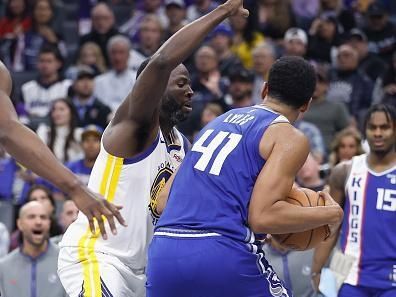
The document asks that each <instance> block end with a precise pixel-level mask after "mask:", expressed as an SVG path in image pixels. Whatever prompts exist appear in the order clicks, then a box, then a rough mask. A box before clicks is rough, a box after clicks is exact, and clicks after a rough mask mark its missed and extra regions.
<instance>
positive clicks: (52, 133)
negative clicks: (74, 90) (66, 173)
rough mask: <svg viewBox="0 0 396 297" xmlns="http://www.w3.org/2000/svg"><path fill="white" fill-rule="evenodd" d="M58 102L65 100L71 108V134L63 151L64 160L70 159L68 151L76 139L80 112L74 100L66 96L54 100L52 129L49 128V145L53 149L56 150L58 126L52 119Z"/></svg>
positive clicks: (50, 117)
mask: <svg viewBox="0 0 396 297" xmlns="http://www.w3.org/2000/svg"><path fill="white" fill-rule="evenodd" d="M58 102H64V103H65V104H66V105H67V107H68V108H69V110H70V123H69V134H68V135H67V137H66V142H65V147H64V148H63V153H64V157H63V158H64V162H66V161H69V155H68V153H67V151H68V149H69V147H70V145H71V144H72V143H73V142H74V141H75V139H74V131H75V130H76V127H77V120H78V114H77V111H76V109H75V107H74V105H73V102H71V101H70V100H69V99H66V98H60V99H57V100H54V101H53V102H52V107H51V110H50V113H49V119H50V130H49V138H48V147H49V148H50V150H51V151H53V150H54V144H55V139H56V127H55V123H54V121H53V120H52V116H51V114H52V112H53V109H54V106H55V104H56V103H58Z"/></svg>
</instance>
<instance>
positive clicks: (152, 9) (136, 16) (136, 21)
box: [120, 0, 168, 43]
mask: <svg viewBox="0 0 396 297" xmlns="http://www.w3.org/2000/svg"><path fill="white" fill-rule="evenodd" d="M140 2H141V4H142V5H140V6H139V5H137V9H135V11H134V12H133V14H132V17H131V18H130V19H129V20H128V21H127V22H126V23H125V24H123V25H122V26H121V27H120V32H121V33H124V34H126V35H128V36H129V38H130V39H131V40H132V42H134V43H139V42H140V38H141V37H139V30H140V27H141V22H142V21H143V19H144V18H145V16H146V15H148V14H154V15H155V16H156V17H157V18H158V20H159V23H160V24H161V28H164V27H166V26H167V25H168V19H167V18H166V15H165V9H164V7H163V6H162V5H161V3H162V1H161V0H143V1H140Z"/></svg>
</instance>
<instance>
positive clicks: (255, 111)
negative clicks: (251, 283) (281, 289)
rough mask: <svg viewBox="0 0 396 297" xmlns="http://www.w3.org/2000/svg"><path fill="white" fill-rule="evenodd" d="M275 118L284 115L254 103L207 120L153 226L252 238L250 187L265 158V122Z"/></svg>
mask: <svg viewBox="0 0 396 297" xmlns="http://www.w3.org/2000/svg"><path fill="white" fill-rule="evenodd" d="M278 122H288V121H287V119H286V118H285V117H284V116H282V115H280V114H278V113H276V112H274V111H272V110H269V109H267V108H265V107H263V106H260V105H256V106H252V107H246V108H240V109H234V110H231V111H229V112H227V113H225V114H223V115H221V116H220V117H218V118H217V119H215V120H214V121H212V122H211V123H209V124H208V125H207V126H206V127H205V128H204V129H203V130H202V131H201V132H200V133H199V135H198V137H197V138H196V139H197V141H196V142H195V144H194V145H193V147H192V149H191V151H190V152H188V153H187V155H186V157H185V159H184V161H183V163H182V165H181V166H180V168H179V172H178V174H177V175H176V177H175V180H174V182H173V185H172V188H171V191H170V195H169V200H168V203H167V206H166V208H165V211H164V213H163V214H162V216H161V218H160V220H159V222H158V224H157V227H156V230H158V229H159V228H161V229H162V230H163V228H164V227H166V228H173V229H190V230H206V231H211V232H215V233H218V234H221V235H224V236H228V237H230V238H232V239H235V240H238V241H244V242H249V241H250V242H252V241H254V236H253V234H252V233H251V232H250V230H249V228H248V226H247V220H248V207H249V202H250V198H251V194H252V190H253V187H254V184H255V181H256V179H257V176H258V174H259V173H260V171H261V169H262V168H263V166H264V164H265V160H264V159H263V158H262V157H261V156H260V153H259V143H260V140H261V138H262V136H263V134H264V132H265V131H266V129H267V128H268V126H270V125H271V124H274V123H278Z"/></svg>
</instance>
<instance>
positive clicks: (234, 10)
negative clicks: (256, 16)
mask: <svg viewBox="0 0 396 297" xmlns="http://www.w3.org/2000/svg"><path fill="white" fill-rule="evenodd" d="M224 5H225V6H227V7H228V9H229V10H230V15H235V14H240V15H242V16H244V17H245V18H247V17H248V16H249V10H247V9H246V8H244V7H243V0H228V1H227V2H225V3H224Z"/></svg>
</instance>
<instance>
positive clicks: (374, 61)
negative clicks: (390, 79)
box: [346, 28, 387, 82]
mask: <svg viewBox="0 0 396 297" xmlns="http://www.w3.org/2000/svg"><path fill="white" fill-rule="evenodd" d="M346 43H347V44H349V45H350V46H352V47H353V48H354V49H355V50H356V51H357V53H358V55H359V66H358V70H359V71H361V72H362V73H364V74H366V75H367V76H368V77H370V79H371V80H372V81H373V82H375V80H376V79H377V78H378V77H379V76H381V75H382V74H383V73H384V72H385V70H386V68H387V66H386V64H385V62H384V61H383V60H382V59H381V58H379V57H378V55H376V54H373V53H370V52H369V46H368V40H367V36H366V34H364V32H363V31H361V30H360V29H358V28H354V29H352V30H351V31H350V32H349V34H348V37H347V40H346Z"/></svg>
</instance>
